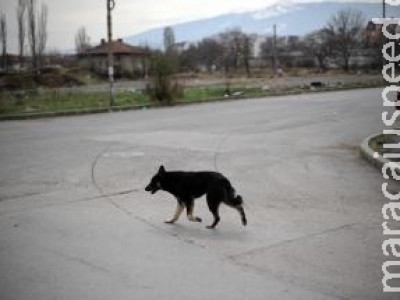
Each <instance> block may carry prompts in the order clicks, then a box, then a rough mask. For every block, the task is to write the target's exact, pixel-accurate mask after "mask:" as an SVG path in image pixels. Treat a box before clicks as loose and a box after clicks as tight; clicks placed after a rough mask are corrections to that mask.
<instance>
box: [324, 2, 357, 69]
mask: <svg viewBox="0 0 400 300" xmlns="http://www.w3.org/2000/svg"><path fill="white" fill-rule="evenodd" d="M364 24H365V18H364V16H363V14H362V13H361V12H359V11H356V10H352V9H347V10H341V11H339V12H338V13H337V14H336V15H334V16H333V17H332V18H331V19H330V21H329V22H328V24H327V26H326V32H327V34H328V38H329V42H330V43H331V45H332V47H333V51H334V52H335V53H336V54H337V56H338V58H339V59H338V62H339V64H340V65H341V66H342V67H343V69H344V70H345V71H348V70H349V67H350V58H351V57H352V56H353V55H354V51H355V50H356V48H357V46H359V45H360V41H361V36H362V32H363V28H364Z"/></svg>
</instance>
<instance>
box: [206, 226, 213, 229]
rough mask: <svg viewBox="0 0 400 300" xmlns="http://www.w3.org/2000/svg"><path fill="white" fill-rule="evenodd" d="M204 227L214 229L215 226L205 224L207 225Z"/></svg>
mask: <svg viewBox="0 0 400 300" xmlns="http://www.w3.org/2000/svg"><path fill="white" fill-rule="evenodd" d="M206 228H207V229H214V228H215V226H212V225H207V226H206Z"/></svg>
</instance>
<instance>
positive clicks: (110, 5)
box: [107, 0, 115, 106]
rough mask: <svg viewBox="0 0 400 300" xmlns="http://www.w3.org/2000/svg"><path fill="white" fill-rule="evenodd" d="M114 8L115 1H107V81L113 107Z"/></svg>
mask: <svg viewBox="0 0 400 300" xmlns="http://www.w3.org/2000/svg"><path fill="white" fill-rule="evenodd" d="M114 7H115V0H107V36H108V80H109V82H110V106H113V105H114V58H113V53H112V49H111V43H112V20H111V11H112V10H113V9H114Z"/></svg>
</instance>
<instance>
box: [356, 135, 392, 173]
mask: <svg viewBox="0 0 400 300" xmlns="http://www.w3.org/2000/svg"><path fill="white" fill-rule="evenodd" d="M379 135H381V134H380V133H379V134H373V135H370V136H369V137H367V138H366V139H364V140H363V142H362V143H361V145H360V154H361V157H363V158H364V159H365V160H367V161H368V162H369V163H370V164H372V165H373V166H374V167H376V168H378V169H382V166H383V165H384V164H386V163H389V162H390V160H388V159H387V158H384V157H382V156H381V155H379V153H378V152H375V151H373V150H372V149H371V147H370V146H369V142H370V141H371V140H372V139H374V138H376V137H378V136H379Z"/></svg>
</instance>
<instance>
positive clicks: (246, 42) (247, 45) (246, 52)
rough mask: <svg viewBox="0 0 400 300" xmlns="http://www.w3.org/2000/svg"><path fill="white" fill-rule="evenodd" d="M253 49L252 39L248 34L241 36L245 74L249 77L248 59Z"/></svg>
mask: <svg viewBox="0 0 400 300" xmlns="http://www.w3.org/2000/svg"><path fill="white" fill-rule="evenodd" d="M252 51H253V39H252V38H251V37H250V36H249V35H246V34H245V35H244V36H243V64H244V68H245V69H246V74H247V76H248V77H250V75H251V73H250V59H251V56H252V55H251V53H252Z"/></svg>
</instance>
